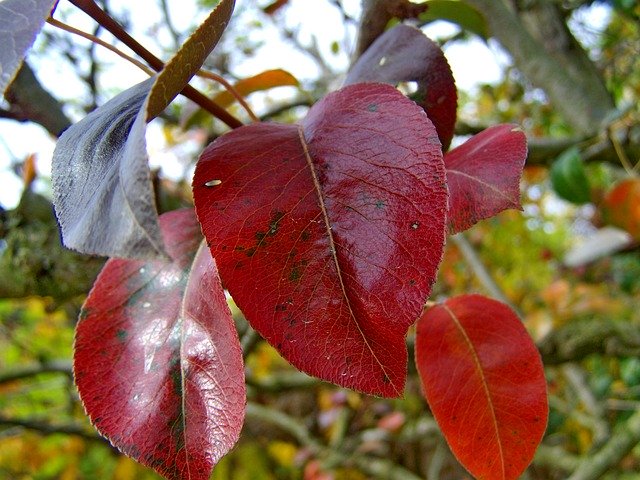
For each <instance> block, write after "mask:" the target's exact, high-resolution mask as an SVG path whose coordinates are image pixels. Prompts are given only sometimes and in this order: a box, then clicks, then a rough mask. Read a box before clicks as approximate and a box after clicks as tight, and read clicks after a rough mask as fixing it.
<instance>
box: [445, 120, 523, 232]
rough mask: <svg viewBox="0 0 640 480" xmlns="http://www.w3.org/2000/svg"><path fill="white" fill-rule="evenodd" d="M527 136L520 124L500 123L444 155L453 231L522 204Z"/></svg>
mask: <svg viewBox="0 0 640 480" xmlns="http://www.w3.org/2000/svg"><path fill="white" fill-rule="evenodd" d="M526 158H527V138H526V136H525V134H524V132H523V131H522V130H521V129H520V128H519V127H518V126H517V125H510V124H503V125H496V126H493V127H490V128H487V129H486V130H484V131H482V132H480V133H479V134H477V135H474V136H473V137H471V138H470V139H469V140H467V141H466V142H465V143H463V144H462V145H460V146H459V147H457V148H454V149H453V150H451V151H450V152H447V153H446V154H445V156H444V164H445V167H446V169H447V184H448V185H449V214H448V220H447V222H448V226H449V233H457V232H461V231H463V230H466V229H467V228H469V227H471V226H472V225H474V224H475V223H476V222H478V221H479V220H482V219H485V218H489V217H493V216H494V215H496V214H498V213H500V212H501V211H502V210H506V209H508V208H515V209H519V210H521V209H522V207H521V206H520V177H521V176H522V169H523V167H524V162H525V160H526Z"/></svg>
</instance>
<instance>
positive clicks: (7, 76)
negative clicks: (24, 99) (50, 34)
mask: <svg viewBox="0 0 640 480" xmlns="http://www.w3.org/2000/svg"><path fill="white" fill-rule="evenodd" d="M56 1H57V0H3V1H2V2H0V45H2V47H0V96H2V95H4V92H5V90H6V88H7V87H8V86H9V84H10V83H11V82H12V81H13V78H14V76H15V75H16V73H17V72H18V69H19V68H20V65H21V64H22V60H23V59H24V56H25V55H26V53H27V50H29V48H31V45H33V42H34V41H35V39H36V36H37V35H38V32H40V30H41V29H42V26H43V25H44V22H45V20H46V19H47V17H48V16H49V13H50V12H51V9H52V8H53V6H54V4H55V3H56Z"/></svg>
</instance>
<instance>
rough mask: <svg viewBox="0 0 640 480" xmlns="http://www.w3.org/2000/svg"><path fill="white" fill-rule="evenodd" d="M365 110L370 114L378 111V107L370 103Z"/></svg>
mask: <svg viewBox="0 0 640 480" xmlns="http://www.w3.org/2000/svg"><path fill="white" fill-rule="evenodd" d="M367 110H369V111H370V112H375V111H377V110H378V105H376V104H375V103H370V104H369V105H367Z"/></svg>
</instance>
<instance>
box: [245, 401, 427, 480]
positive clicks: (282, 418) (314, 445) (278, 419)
mask: <svg viewBox="0 0 640 480" xmlns="http://www.w3.org/2000/svg"><path fill="white" fill-rule="evenodd" d="M247 419H249V420H254V421H255V420H257V421H260V422H265V423H269V424H271V425H274V426H276V427H278V428H280V429H281V430H282V431H284V432H286V433H288V434H289V435H291V436H292V437H294V438H295V439H296V440H297V441H298V442H299V443H300V444H301V445H304V446H305V447H307V448H308V449H310V450H311V451H312V452H313V453H314V454H315V455H318V456H323V457H326V458H330V459H331V460H332V462H339V463H342V464H353V465H356V466H357V467H358V468H359V469H360V470H361V471H362V472H364V473H365V474H367V475H369V476H371V477H374V478H385V479H389V480H420V477H417V476H416V475H414V474H413V473H411V472H410V471H409V470H407V469H406V468H404V467H402V466H400V465H398V464H396V463H393V462H391V461H389V460H382V459H378V458H374V457H371V456H367V455H357V454H350V453H349V452H343V451H342V450H338V449H332V448H329V447H326V446H325V445H323V444H322V443H321V442H320V441H319V440H317V439H315V438H314V437H312V436H311V435H310V434H309V432H308V430H307V428H305V426H304V425H303V424H301V423H300V421H298V420H297V419H295V418H293V417H290V416H289V415H287V414H284V413H282V412H279V411H277V410H272V409H270V408H267V407H264V406H262V405H258V404H256V403H254V402H249V403H247Z"/></svg>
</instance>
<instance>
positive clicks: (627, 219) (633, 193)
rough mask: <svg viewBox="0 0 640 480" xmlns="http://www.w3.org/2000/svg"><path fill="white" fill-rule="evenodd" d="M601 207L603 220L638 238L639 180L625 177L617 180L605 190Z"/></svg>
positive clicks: (639, 215)
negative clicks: (611, 186)
mask: <svg viewBox="0 0 640 480" xmlns="http://www.w3.org/2000/svg"><path fill="white" fill-rule="evenodd" d="M601 208H602V217H603V219H604V221H605V222H607V223H609V224H611V225H615V226H616V227H620V228H622V229H624V230H626V231H627V232H629V233H630V234H631V236H632V237H633V238H635V239H636V240H640V180H638V179H637V178H626V179H624V180H622V181H620V182H618V183H617V184H616V185H615V186H614V187H613V188H612V189H611V190H609V192H607V194H606V196H605V198H604V201H603V202H602V207H601Z"/></svg>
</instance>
